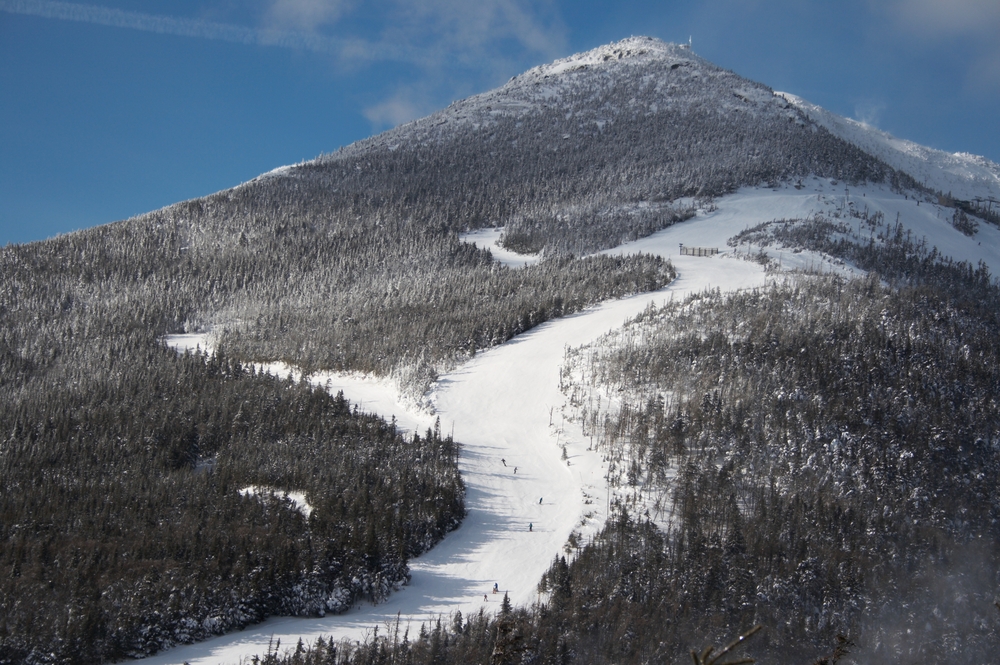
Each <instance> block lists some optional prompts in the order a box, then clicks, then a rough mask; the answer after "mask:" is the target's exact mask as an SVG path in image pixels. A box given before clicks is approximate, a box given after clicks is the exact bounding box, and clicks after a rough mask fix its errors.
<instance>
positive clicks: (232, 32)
mask: <svg viewBox="0 0 1000 665" xmlns="http://www.w3.org/2000/svg"><path fill="white" fill-rule="evenodd" d="M0 11H5V12H10V13H11V14H25V15H27V16H39V17H42V18H53V19H60V20H63V21H79V22H81V23H95V24H97V25H107V26H111V27H115V28H129V29H131V30H142V31H145V32H156V33H159V34H163V35H177V36H179V37H199V38H202V39H215V40H221V41H226V42H233V43H236V44H247V45H251V46H279V47H284V48H291V49H301V50H305V51H314V52H316V53H329V54H331V55H335V56H338V57H340V58H343V59H345V60H402V61H412V60H414V59H415V58H414V57H413V56H414V55H415V54H412V53H406V52H404V51H401V50H400V49H398V48H396V49H392V48H386V47H385V46H384V45H379V46H377V47H376V46H374V45H372V44H369V43H367V42H364V41H360V40H344V39H334V38H332V37H327V36H325V35H318V34H312V33H304V32H292V31H286V30H271V29H266V28H247V27H243V26H239V25H230V24H227V23H215V22H212V21H202V20H198V19H189V18H174V17H172V16H160V15H156V14H144V13H142V12H133V11H125V10H122V9H112V8H110V7H100V6H97V5H81V4H76V3H73V2H55V1H52V0H0Z"/></svg>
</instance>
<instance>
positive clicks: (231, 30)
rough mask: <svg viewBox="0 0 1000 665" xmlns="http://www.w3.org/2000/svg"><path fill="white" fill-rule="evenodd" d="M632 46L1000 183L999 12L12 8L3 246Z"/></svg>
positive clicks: (21, 3) (911, 7)
mask: <svg viewBox="0 0 1000 665" xmlns="http://www.w3.org/2000/svg"><path fill="white" fill-rule="evenodd" d="M630 35H650V36H653V37H658V38H660V39H663V40H665V41H687V39H688V37H689V36H691V37H693V40H694V50H695V52H696V53H698V54H699V55H701V56H703V57H705V58H707V59H708V60H711V61H712V62H715V63H716V64H718V65H721V66H723V67H726V68H727V69H731V70H733V71H735V72H737V73H739V74H741V75H743V76H746V77H748V78H751V79H754V80H757V81H760V82H762V83H765V84H767V85H769V86H771V87H773V88H775V89H777V90H783V91H788V92H792V93H795V94H797V95H799V96H801V97H804V98H805V99H807V100H809V101H811V102H814V103H816V104H819V105H821V106H824V107H826V108H827V109H830V110H832V111H834V112H837V113H840V114H842V115H846V116H849V117H855V118H858V119H863V120H865V121H867V122H870V123H871V124H874V125H875V126H877V127H879V128H881V129H884V130H886V131H889V132H891V133H893V134H895V135H897V136H899V137H902V138H908V139H911V140H914V141H917V142H919V143H923V144H926V145H929V146H931V147H935V148H940V149H942V150H948V151H965V152H973V153H976V154H981V155H985V156H986V157H988V158H990V159H992V160H993V161H997V162H1000V44H998V41H1000V40H997V38H996V36H997V35H1000V2H998V1H997V0H948V2H945V1H944V0H880V1H879V0H842V1H841V2H838V3H831V2H826V1H823V2H820V1H810V0H795V1H793V0H690V1H683V2H671V1H669V0H659V1H648V2H647V1H636V2H629V1H628V0H622V1H620V2H600V1H597V0H574V1H569V0H365V1H362V0H199V1H188V0H171V1H169V2H168V1H166V0H143V1H141V2H140V1H138V0H93V1H92V2H89V3H83V2H76V1H75V0H73V1H72V2H55V1H51V0H0V245H3V244H6V243H8V242H28V241H32V240H37V239H42V238H46V237H49V236H52V235H55V234H57V233H62V232H66V231H70V230H73V229H78V228H85V227H89V226H94V225H97V224H102V223H105V222H111V221H115V220H118V219H124V218H127V217H130V216H132V215H135V214H138V213H142V212H145V211H148V210H153V209H156V208H159V207H162V206H164V205H168V204H170V203H174V202H176V201H180V200H184V199H189V198H193V197H197V196H202V195H205V194H210V193H212V192H215V191H218V190H220V189H225V188H227V187H231V186H233V185H236V184H238V183H240V182H243V181H245V180H248V179H250V178H253V177H254V176H256V175H258V174H260V173H263V172H265V171H269V170H271V169H272V168H275V167H277V166H281V165H284V164H289V163H294V162H298V161H301V160H303V159H310V158H313V157H315V156H317V155H319V154H321V153H325V152H330V151H333V150H336V149H337V148H338V147H340V146H342V145H346V144H349V143H351V142H353V141H356V140H358V139H361V138H364V137H366V136H370V135H371V134H373V133H376V132H378V131H381V130H383V129H386V128H388V127H391V126H393V125H395V124H398V123H400V122H404V121H406V120H410V119H412V118H415V117H419V116H422V115H425V114H427V113H430V112H433V111H435V110H437V109H439V108H441V107H443V106H446V105H447V104H448V103H450V102H451V101H453V100H455V99H459V98H462V97H466V96H468V95H471V94H474V93H477V92H481V91H483V90H487V89H489V88H492V87H495V86H497V85H500V84H502V83H503V82H504V81H506V80H507V79H508V78H510V77H511V76H512V75H514V74H517V73H519V72H521V71H523V70H525V69H527V68H529V67H531V66H534V65H536V64H540V63H543V62H548V61H551V60H553V59H555V58H558V57H563V56H566V55H570V54H572V53H575V52H578V51H583V50H587V49H590V48H593V47H595V46H598V45H600V44H604V43H608V42H611V41H615V40H618V39H622V38H624V37H628V36H630Z"/></svg>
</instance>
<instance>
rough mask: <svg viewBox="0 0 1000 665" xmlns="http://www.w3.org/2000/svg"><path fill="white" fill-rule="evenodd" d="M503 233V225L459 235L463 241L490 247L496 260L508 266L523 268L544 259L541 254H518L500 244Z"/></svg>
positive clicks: (481, 246)
mask: <svg viewBox="0 0 1000 665" xmlns="http://www.w3.org/2000/svg"><path fill="white" fill-rule="evenodd" d="M501 235H503V227H502V226H501V227H497V228H495V229H478V230H476V231H473V232H471V233H463V234H462V235H461V236H459V240H461V241H462V242H471V243H472V244H473V245H475V246H476V247H479V248H480V249H488V250H490V253H491V254H492V255H493V258H494V260H496V261H498V262H500V263H502V264H503V265H505V266H507V267H508V268H523V267H524V266H530V265H532V264H533V263H538V262H539V261H541V259H542V255H541V254H518V253H517V252H512V251H511V250H509V249H505V248H504V247H501V246H500V236H501Z"/></svg>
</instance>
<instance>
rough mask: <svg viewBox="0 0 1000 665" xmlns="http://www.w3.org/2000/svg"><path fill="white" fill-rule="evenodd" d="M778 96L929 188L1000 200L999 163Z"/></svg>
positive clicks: (967, 198)
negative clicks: (945, 149)
mask: <svg viewBox="0 0 1000 665" xmlns="http://www.w3.org/2000/svg"><path fill="white" fill-rule="evenodd" d="M778 95H780V96H781V97H783V98H784V99H787V100H788V102H789V103H791V104H794V105H795V106H796V107H797V108H799V109H801V110H802V111H803V112H804V113H805V114H806V115H807V116H808V117H809V118H810V119H811V120H813V121H815V122H817V123H819V124H820V125H822V126H823V127H825V128H826V129H827V130H829V131H830V133H832V134H834V135H836V136H839V137H840V138H842V139H844V140H845V141H848V142H850V143H852V144H854V145H856V146H857V147H859V148H861V149H862V150H864V151H865V152H867V153H868V154H870V155H874V156H876V157H878V158H879V159H881V160H882V161H884V162H885V163H886V164H888V165H890V166H892V167H893V168H895V169H898V170H900V171H904V172H906V173H909V174H910V175H911V176H913V177H914V178H915V179H916V180H917V182H919V183H921V184H922V185H924V186H925V187H928V188H929V189H932V190H936V191H939V192H941V193H943V194H951V195H952V196H954V197H955V198H957V199H962V200H965V201H973V200H975V199H976V198H977V197H992V198H993V199H1000V164H997V163H996V162H992V161H990V160H988V159H986V158H985V157H981V156H979V155H973V154H970V153H967V152H955V153H949V152H944V151H943V150H936V149H934V148H928V147H926V146H922V145H919V144H917V143H914V142H913V141H907V140H906V139H899V138H896V137H895V136H892V135H891V134H889V133H887V132H883V131H882V130H880V129H877V128H875V127H872V126H870V125H867V124H865V123H863V122H860V121H858V120H853V119H851V118H845V117H843V116H839V115H837V114H835V113H831V112H830V111H827V110H826V109H824V108H822V107H820V106H816V105H815V104H810V103H809V102H807V101H806V100H804V99H802V98H801V97H797V96H795V95H793V94H791V93H787V92H779V93H778ZM998 207H1000V204H998Z"/></svg>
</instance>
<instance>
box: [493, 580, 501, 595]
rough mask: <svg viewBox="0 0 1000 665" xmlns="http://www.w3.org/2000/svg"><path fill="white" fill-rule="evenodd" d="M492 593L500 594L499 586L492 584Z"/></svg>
mask: <svg viewBox="0 0 1000 665" xmlns="http://www.w3.org/2000/svg"><path fill="white" fill-rule="evenodd" d="M493 593H500V585H499V584H497V583H496V582H494V583H493Z"/></svg>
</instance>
